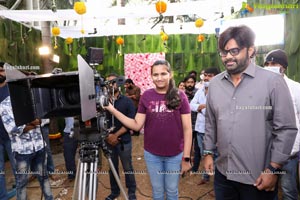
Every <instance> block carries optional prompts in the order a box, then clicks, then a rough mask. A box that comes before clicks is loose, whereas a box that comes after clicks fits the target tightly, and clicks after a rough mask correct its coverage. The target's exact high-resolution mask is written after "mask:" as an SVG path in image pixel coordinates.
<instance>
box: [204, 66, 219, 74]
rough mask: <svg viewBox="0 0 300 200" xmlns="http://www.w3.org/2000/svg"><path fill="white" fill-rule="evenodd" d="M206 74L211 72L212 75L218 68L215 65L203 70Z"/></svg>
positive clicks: (217, 72) (217, 71)
mask: <svg viewBox="0 0 300 200" xmlns="http://www.w3.org/2000/svg"><path fill="white" fill-rule="evenodd" d="M204 73H206V74H213V75H214V76H215V75H217V74H219V73H220V70H219V69H218V68H217V67H210V68H207V69H205V70H204Z"/></svg>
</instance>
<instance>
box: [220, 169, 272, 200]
mask: <svg viewBox="0 0 300 200" xmlns="http://www.w3.org/2000/svg"><path fill="white" fill-rule="evenodd" d="M214 190H215V195H216V200H273V199H274V197H275V196H276V195H277V187H276V189H275V191H271V192H267V191H265V190H258V189H257V188H256V187H255V186H253V185H247V184H243V183H239V182H236V181H231V180H228V179H227V178H226V176H224V175H223V174H221V173H220V172H219V171H218V169H217V168H216V170H215V180H214Z"/></svg>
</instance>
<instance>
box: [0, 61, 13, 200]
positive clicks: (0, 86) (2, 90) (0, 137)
mask: <svg viewBox="0 0 300 200" xmlns="http://www.w3.org/2000/svg"><path fill="white" fill-rule="evenodd" d="M4 64H5V63H4V62H0V103H1V102H2V101H3V100H4V99H6V98H7V97H8V96H9V91H8V85H7V83H6V75H5V69H4ZM5 151H6V153H7V155H8V158H9V161H10V164H11V168H12V170H13V173H14V175H15V176H16V163H15V160H14V158H13V153H12V150H11V141H10V139H9V136H8V133H7V131H6V129H5V128H4V125H3V121H2V118H1V116H0V188H1V189H0V199H2V200H3V199H5V200H6V199H8V197H7V190H6V188H7V187H6V181H5V172H4V167H5Z"/></svg>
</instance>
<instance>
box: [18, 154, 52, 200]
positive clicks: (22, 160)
mask: <svg viewBox="0 0 300 200" xmlns="http://www.w3.org/2000/svg"><path fill="white" fill-rule="evenodd" d="M14 154H15V155H14V156H15V159H16V176H17V178H16V186H17V200H26V199H27V194H26V185H27V182H28V174H29V173H34V174H35V175H37V178H38V180H39V183H40V186H41V188H42V192H43V194H44V197H45V200H53V196H52V192H51V188H50V183H49V179H48V172H47V170H46V169H45V167H46V165H47V159H46V157H45V156H47V155H46V152H45V150H44V149H42V150H40V151H37V152H35V153H32V154H19V153H16V152H15V153H14Z"/></svg>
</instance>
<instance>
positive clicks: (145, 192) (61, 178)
mask: <svg viewBox="0 0 300 200" xmlns="http://www.w3.org/2000/svg"><path fill="white" fill-rule="evenodd" d="M132 139H133V151H132V152H133V158H132V159H133V166H134V170H135V171H136V172H137V174H136V175H135V178H136V182H137V191H136V196H137V199H138V200H148V199H149V200H150V199H152V198H151V186H150V181H149V177H148V174H147V173H144V172H146V167H145V161H144V157H143V139H144V138H143V135H140V136H133V137H132ZM51 148H52V152H53V157H54V163H55V168H56V170H57V171H61V172H64V171H65V167H64V159H63V154H62V141H60V140H51ZM6 166H7V167H6V174H7V176H6V178H7V180H8V184H7V185H8V187H9V188H10V187H11V184H12V182H13V176H12V175H11V171H10V166H9V163H7V165H6ZM108 169H109V165H108V161H107V159H106V158H104V157H103V159H102V168H101V169H99V171H100V172H101V173H99V174H98V189H97V199H100V200H104V198H105V197H106V196H107V195H109V194H110V188H109V187H110V185H109V176H108ZM121 169H122V168H120V172H122V170H121ZM120 174H121V175H120V176H121V182H122V185H123V187H125V183H124V174H122V173H120ZM66 177H67V175H66V174H54V178H55V180H51V188H52V193H53V196H54V197H55V199H56V200H70V199H72V194H73V191H74V182H71V183H70V182H67V181H65V180H66ZM200 177H201V175H199V174H193V175H191V176H186V177H184V178H181V179H180V185H179V195H180V199H190V200H198V199H202V200H212V199H214V198H213V197H212V196H211V195H210V194H209V192H210V191H211V190H212V183H208V184H205V185H197V183H198V182H199V181H200ZM76 190H77V189H76ZM125 191H127V190H126V188H125ZM27 193H28V199H32V200H38V199H41V192H40V187H39V184H38V181H37V180H34V181H31V182H30V183H29V184H28V189H27ZM11 199H12V200H15V199H16V198H15V197H13V198H11ZM117 199H118V200H123V199H124V198H123V197H122V196H120V197H118V198H117Z"/></svg>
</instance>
